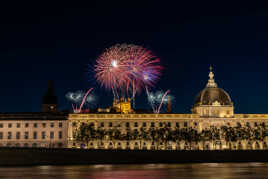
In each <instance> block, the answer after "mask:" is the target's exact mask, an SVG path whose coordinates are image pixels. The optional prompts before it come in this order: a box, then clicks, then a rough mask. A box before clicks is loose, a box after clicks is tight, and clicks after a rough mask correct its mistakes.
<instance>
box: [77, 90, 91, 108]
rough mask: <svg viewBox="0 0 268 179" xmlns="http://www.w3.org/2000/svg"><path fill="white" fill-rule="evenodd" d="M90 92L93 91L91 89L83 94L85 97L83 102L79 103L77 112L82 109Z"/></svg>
mask: <svg viewBox="0 0 268 179" xmlns="http://www.w3.org/2000/svg"><path fill="white" fill-rule="evenodd" d="M92 90H93V88H90V89H89V90H88V91H87V92H86V94H85V96H84V98H83V100H82V103H81V105H80V108H79V112H81V109H82V107H83V105H84V103H85V101H86V99H87V96H88V94H89V93H90V92H91V91H92Z"/></svg>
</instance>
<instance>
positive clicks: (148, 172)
mask: <svg viewBox="0 0 268 179" xmlns="http://www.w3.org/2000/svg"><path fill="white" fill-rule="evenodd" d="M267 176H268V163H225V164H222V163H202V164H169V165H166V164H147V165H89V166H36V167H3V168H0V178H1V179H2V178H6V179H14V178H16V179H17V178H18V179H26V178H27V179H32V178H38V179H51V178H53V179H55V178H57V179H58V178H60V179H61V178H62V179H134V178H135V179H136V178H139V179H160V178H161V179H173V178H176V179H180V178H186V179H187V178H191V179H196V178H198V179H212V178H213V179H215V178H217V179H236V178H237V179H238V178H243V179H249V178H254V179H258V178H266V177H267Z"/></svg>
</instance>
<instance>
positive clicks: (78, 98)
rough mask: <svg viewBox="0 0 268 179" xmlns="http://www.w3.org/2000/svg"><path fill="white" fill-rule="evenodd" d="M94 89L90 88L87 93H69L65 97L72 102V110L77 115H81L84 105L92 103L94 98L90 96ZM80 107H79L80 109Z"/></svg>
mask: <svg viewBox="0 0 268 179" xmlns="http://www.w3.org/2000/svg"><path fill="white" fill-rule="evenodd" d="M92 90H93V88H90V89H89V90H88V91H87V92H86V93H85V92H83V91H81V90H80V91H76V92H68V93H67V94H66V95H65V97H66V98H67V99H68V100H69V101H71V102H72V109H73V111H74V112H75V113H80V112H81V110H82V108H83V106H84V104H86V103H92V102H93V101H94V97H93V96H92V95H89V94H90V92H91V91H92ZM78 106H79V107H78Z"/></svg>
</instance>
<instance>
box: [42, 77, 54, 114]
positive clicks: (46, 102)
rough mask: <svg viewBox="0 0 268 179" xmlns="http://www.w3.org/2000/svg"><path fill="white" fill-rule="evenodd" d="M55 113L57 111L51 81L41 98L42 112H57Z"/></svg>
mask: <svg viewBox="0 0 268 179" xmlns="http://www.w3.org/2000/svg"><path fill="white" fill-rule="evenodd" d="M57 111H58V102H57V97H56V96H55V95H54V87H53V81H52V80H50V81H49V82H48V89H47V92H46V93H45V95H44V96H43V101H42V112H57Z"/></svg>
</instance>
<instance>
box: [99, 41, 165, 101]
mask: <svg viewBox="0 0 268 179" xmlns="http://www.w3.org/2000/svg"><path fill="white" fill-rule="evenodd" d="M94 68H95V69H94V71H95V72H96V79H97V81H98V82H99V83H100V84H101V86H104V87H105V88H106V89H109V90H112V92H113V94H114V97H115V98H119V94H121V95H125V94H126V95H128V93H129V92H131V93H132V100H133V104H134V99H135V95H136V94H137V93H139V92H141V90H142V89H143V88H147V86H149V87H151V86H153V85H154V84H155V82H156V81H157V80H158V79H159V78H160V75H161V70H162V66H161V65H160V59H159V58H157V57H155V56H154V55H153V54H152V52H151V51H149V50H147V49H145V48H143V47H141V46H137V45H128V44H118V45H114V46H112V47H111V48H109V49H106V51H105V52H103V53H102V54H101V55H100V56H99V58H98V59H97V61H96V65H95V66H94Z"/></svg>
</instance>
